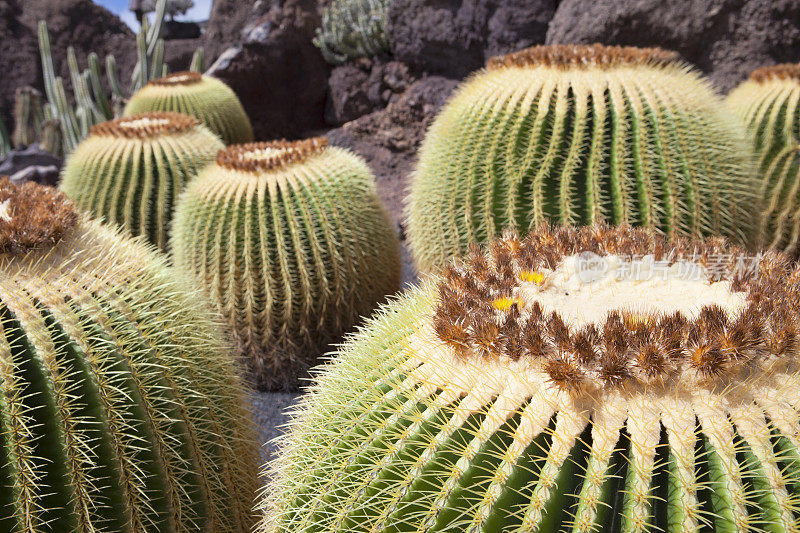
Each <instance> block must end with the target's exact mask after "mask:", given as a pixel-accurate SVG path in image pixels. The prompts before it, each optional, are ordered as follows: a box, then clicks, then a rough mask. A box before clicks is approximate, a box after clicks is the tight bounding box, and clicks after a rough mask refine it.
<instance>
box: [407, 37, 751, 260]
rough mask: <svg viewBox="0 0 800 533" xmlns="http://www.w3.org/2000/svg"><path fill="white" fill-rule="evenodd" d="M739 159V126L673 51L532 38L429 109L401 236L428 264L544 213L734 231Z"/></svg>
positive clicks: (747, 192)
mask: <svg viewBox="0 0 800 533" xmlns="http://www.w3.org/2000/svg"><path fill="white" fill-rule="evenodd" d="M751 155H752V150H751V149H749V147H748V146H747V143H746V140H745V138H744V134H743V132H742V128H741V124H740V123H739V122H738V121H737V120H736V119H735V118H734V117H731V116H730V114H728V113H727V112H726V111H725V109H724V105H723V104H722V101H721V99H720V98H719V97H718V96H717V95H716V94H715V93H714V92H713V91H712V89H711V87H710V85H709V84H708V83H707V82H706V81H705V80H703V79H702V78H701V77H700V75H699V74H697V73H696V72H694V71H692V70H690V69H689V68H688V67H687V66H686V65H685V64H683V63H681V62H680V61H679V60H678V56H677V54H675V53H673V52H668V51H664V50H660V49H653V48H649V49H640V48H628V47H615V46H602V45H590V46H579V45H569V46H566V45H563V46H562V45H553V46H536V47H533V48H529V49H526V50H523V51H521V52H517V53H514V54H510V55H507V56H502V57H497V58H494V59H492V60H490V61H489V64H488V67H487V68H486V69H485V70H483V71H481V72H478V73H477V74H475V75H473V76H472V77H471V78H470V79H469V80H468V81H467V82H466V83H465V84H464V85H463V86H462V87H461V88H460V89H459V90H458V91H457V93H456V94H455V96H454V97H453V98H452V99H451V100H450V102H449V103H448V104H447V105H446V106H445V107H444V109H443V110H442V112H441V113H440V115H439V116H438V117H437V118H436V120H435V122H434V123H433V125H432V126H431V128H430V130H429V132H428V135H427V137H426V139H425V141H424V143H423V146H422V147H421V150H420V158H419V163H418V165H417V168H416V171H415V175H414V177H413V182H412V188H411V197H410V205H409V243H410V246H411V249H412V252H413V255H414V258H415V260H416V262H417V265H418V266H419V267H420V269H421V270H423V271H427V270H430V269H432V268H434V267H440V266H443V265H444V263H445V262H446V260H447V258H448V257H450V256H453V255H459V254H462V253H464V252H466V250H467V247H468V245H469V243H471V242H483V241H485V240H487V239H490V238H492V237H494V236H497V235H499V234H500V233H501V231H502V229H503V228H507V227H508V228H515V229H518V230H520V231H528V230H529V229H533V228H535V227H538V226H540V225H542V224H544V223H550V222H554V223H559V224H572V225H583V224H592V223H597V222H601V221H604V222H607V223H611V224H621V223H628V224H632V225H641V226H646V227H650V228H654V229H656V230H657V231H659V232H662V233H665V234H667V235H686V236H693V237H697V236H701V235H703V234H721V235H726V236H730V237H732V238H733V239H735V240H737V241H739V240H746V239H749V238H750V231H749V227H750V226H751V224H752V223H751V219H752V218H753V215H752V214H753V213H756V212H757V208H756V205H757V202H755V201H754V199H755V197H756V178H755V175H754V173H753V170H752V162H751Z"/></svg>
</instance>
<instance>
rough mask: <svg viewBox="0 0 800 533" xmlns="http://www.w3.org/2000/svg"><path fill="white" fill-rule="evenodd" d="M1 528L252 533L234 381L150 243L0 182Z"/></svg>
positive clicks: (246, 437) (44, 194)
mask: <svg viewBox="0 0 800 533" xmlns="http://www.w3.org/2000/svg"><path fill="white" fill-rule="evenodd" d="M0 266H1V267H2V268H0V272H2V275H0V326H1V327H0V331H1V332H2V334H0V531H4V532H10V533H15V532H23V531H24V532H58V533H62V532H73V531H74V532H76V533H77V532H88V531H115V532H129V533H144V532H146V531H159V532H172V531H174V532H178V531H209V532H210V531H215V532H223V531H224V532H247V531H249V530H250V528H251V527H252V525H253V522H254V517H253V516H252V512H251V508H252V504H253V497H254V493H255V486H256V475H255V474H254V468H255V467H254V462H255V457H256V454H257V449H256V446H255V444H254V443H253V440H252V435H251V428H250V422H249V418H250V417H249V413H248V411H247V409H246V407H245V404H244V403H243V402H244V394H245V392H244V388H243V384H242V381H241V378H240V377H239V376H238V375H237V374H236V372H235V370H236V369H235V365H234V363H233V361H232V359H231V358H230V356H229V349H230V348H229V346H228V342H227V340H226V339H225V337H224V335H222V334H221V331H222V327H221V326H222V324H221V319H218V318H217V316H216V315H214V314H213V313H211V312H210V311H209V310H208V309H207V305H206V304H205V303H204V300H203V299H202V298H201V297H200V295H199V294H196V293H195V292H194V291H192V290H190V289H189V288H188V286H186V285H184V284H183V282H181V281H180V280H179V279H178V278H177V277H176V276H175V274H174V272H173V271H172V270H171V269H170V268H169V267H168V266H167V265H166V262H165V259H163V258H161V257H159V256H158V255H157V254H156V253H155V252H154V250H153V248H152V247H151V246H149V245H145V244H144V243H143V242H141V241H139V240H133V239H131V238H129V237H126V236H124V235H122V234H121V233H120V232H119V231H118V230H116V229H112V228H111V227H109V226H105V225H103V224H101V223H100V222H97V221H92V220H89V219H88V218H85V217H84V215H77V214H76V211H75V208H74V206H73V204H72V203H71V202H69V200H67V198H66V196H65V195H63V194H62V193H60V192H58V191H56V190H54V189H52V188H46V187H40V186H37V185H34V184H26V185H24V186H21V187H16V186H13V185H11V184H10V183H9V182H8V181H7V180H3V181H0Z"/></svg>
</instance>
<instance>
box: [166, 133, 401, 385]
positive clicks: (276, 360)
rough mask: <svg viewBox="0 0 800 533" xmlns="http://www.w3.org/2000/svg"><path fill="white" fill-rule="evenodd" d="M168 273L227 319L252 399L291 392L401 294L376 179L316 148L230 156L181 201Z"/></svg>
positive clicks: (283, 144) (278, 144) (279, 147)
mask: <svg viewBox="0 0 800 533" xmlns="http://www.w3.org/2000/svg"><path fill="white" fill-rule="evenodd" d="M171 251H172V256H173V258H174V261H175V265H176V266H177V267H178V268H180V269H182V270H183V271H184V272H186V273H187V275H188V276H190V277H191V278H192V279H194V280H195V282H196V283H197V284H198V285H199V286H202V287H203V289H204V290H205V291H206V293H207V294H208V295H209V297H210V298H211V300H212V301H213V302H214V303H215V304H216V305H217V306H218V307H219V309H220V310H221V311H222V313H223V314H224V315H225V316H226V317H227V319H228V322H229V324H230V326H231V329H232V330H233V331H234V333H235V335H236V337H237V339H238V340H239V344H240V346H241V352H242V353H243V355H244V359H245V360H246V361H247V363H248V365H249V367H250V370H251V373H252V374H253V376H254V378H255V381H256V383H257V385H258V386H259V387H260V388H262V389H270V390H274V389H296V388H297V387H298V386H299V385H300V384H301V378H302V377H303V376H305V375H306V374H307V370H308V368H309V367H310V366H311V365H313V364H314V363H316V362H317V361H318V360H319V357H320V356H321V354H322V352H323V351H324V349H325V347H326V346H327V345H328V344H329V343H331V342H333V341H335V340H337V339H338V338H339V337H340V336H341V335H342V333H344V332H345V331H347V330H348V329H349V328H351V327H352V326H353V325H354V323H356V321H357V320H358V318H359V317H360V316H362V315H365V314H367V313H369V312H370V311H371V310H372V309H373V308H374V307H375V306H377V305H378V303H379V302H380V301H381V300H383V299H384V297H385V296H386V295H387V294H390V293H393V292H394V291H396V290H397V289H398V288H399V276H400V259H399V244H398V239H397V235H396V232H395V230H394V228H393V227H392V225H391V223H390V221H389V219H388V216H387V214H386V212H385V211H384V209H383V207H382V206H381V205H380V202H379V199H378V196H377V191H376V189H375V182H374V176H373V175H372V173H371V172H370V170H369V168H368V167H367V165H366V163H364V161H363V160H361V159H360V158H358V157H356V156H355V155H354V154H352V153H350V152H348V151H345V150H342V149H339V148H332V147H331V148H329V147H327V142H326V141H325V140H324V139H321V138H317V139H309V140H304V141H294V142H288V141H275V142H271V143H256V144H249V145H238V146H232V147H229V148H228V149H227V150H225V151H223V152H220V154H219V156H218V157H217V162H216V164H215V165H212V166H210V167H208V168H206V170H204V171H203V172H201V173H200V175H199V176H198V177H197V178H196V179H194V180H193V181H192V182H191V183H190V184H189V186H188V187H187V189H186V192H185V193H184V194H183V195H182V196H181V199H180V201H179V203H178V208H177V210H176V213H175V217H174V222H173V229H172V241H171Z"/></svg>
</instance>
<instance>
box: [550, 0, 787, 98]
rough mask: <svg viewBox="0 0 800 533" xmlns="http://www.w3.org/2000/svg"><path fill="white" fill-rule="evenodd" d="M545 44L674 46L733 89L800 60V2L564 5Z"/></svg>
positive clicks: (591, 0)
mask: <svg viewBox="0 0 800 533" xmlns="http://www.w3.org/2000/svg"><path fill="white" fill-rule="evenodd" d="M547 42H548V43H562V44H563V43H593V42H602V43H606V44H620V45H634V46H661V47H663V48H670V49H672V50H676V51H677V52H679V53H680V54H681V55H682V56H683V57H684V58H685V59H687V60H688V61H690V62H692V63H694V64H695V65H697V66H698V67H700V69H701V70H702V71H703V72H705V73H707V74H709V75H710V77H711V79H712V80H713V81H714V82H715V84H716V85H717V86H718V87H719V88H720V89H721V90H723V91H728V90H730V89H731V88H732V87H734V86H735V85H736V84H737V83H739V82H740V81H741V80H742V79H744V78H745V77H746V76H747V75H748V74H749V73H750V72H751V71H752V70H754V69H755V68H757V67H759V66H762V65H770V64H774V63H784V62H797V61H798V60H800V2H798V1H797V0H766V1H765V0H626V1H625V2H619V1H616V0H562V2H561V4H560V5H559V7H558V10H557V11H556V14H555V17H554V18H553V21H552V22H551V24H550V29H549V30H548V32H547Z"/></svg>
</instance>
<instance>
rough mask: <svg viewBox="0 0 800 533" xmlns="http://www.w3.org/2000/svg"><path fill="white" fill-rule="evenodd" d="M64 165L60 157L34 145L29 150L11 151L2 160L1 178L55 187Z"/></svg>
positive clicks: (0, 165)
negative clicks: (6, 177) (5, 177)
mask: <svg viewBox="0 0 800 533" xmlns="http://www.w3.org/2000/svg"><path fill="white" fill-rule="evenodd" d="M62 164H63V161H62V160H61V158H60V157H56V156H54V155H53V154H51V153H50V152H46V151H44V150H42V149H41V148H39V146H38V145H36V144H32V145H30V146H28V147H27V148H21V149H16V150H11V151H10V152H9V153H7V154H6V155H5V156H4V157H2V158H0V176H6V175H7V176H8V177H9V178H10V179H11V181H12V182H13V183H25V182H26V181H35V182H36V183H41V184H42V185H51V186H53V187H55V186H56V185H58V174H59V172H60V169H61V165H62Z"/></svg>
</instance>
